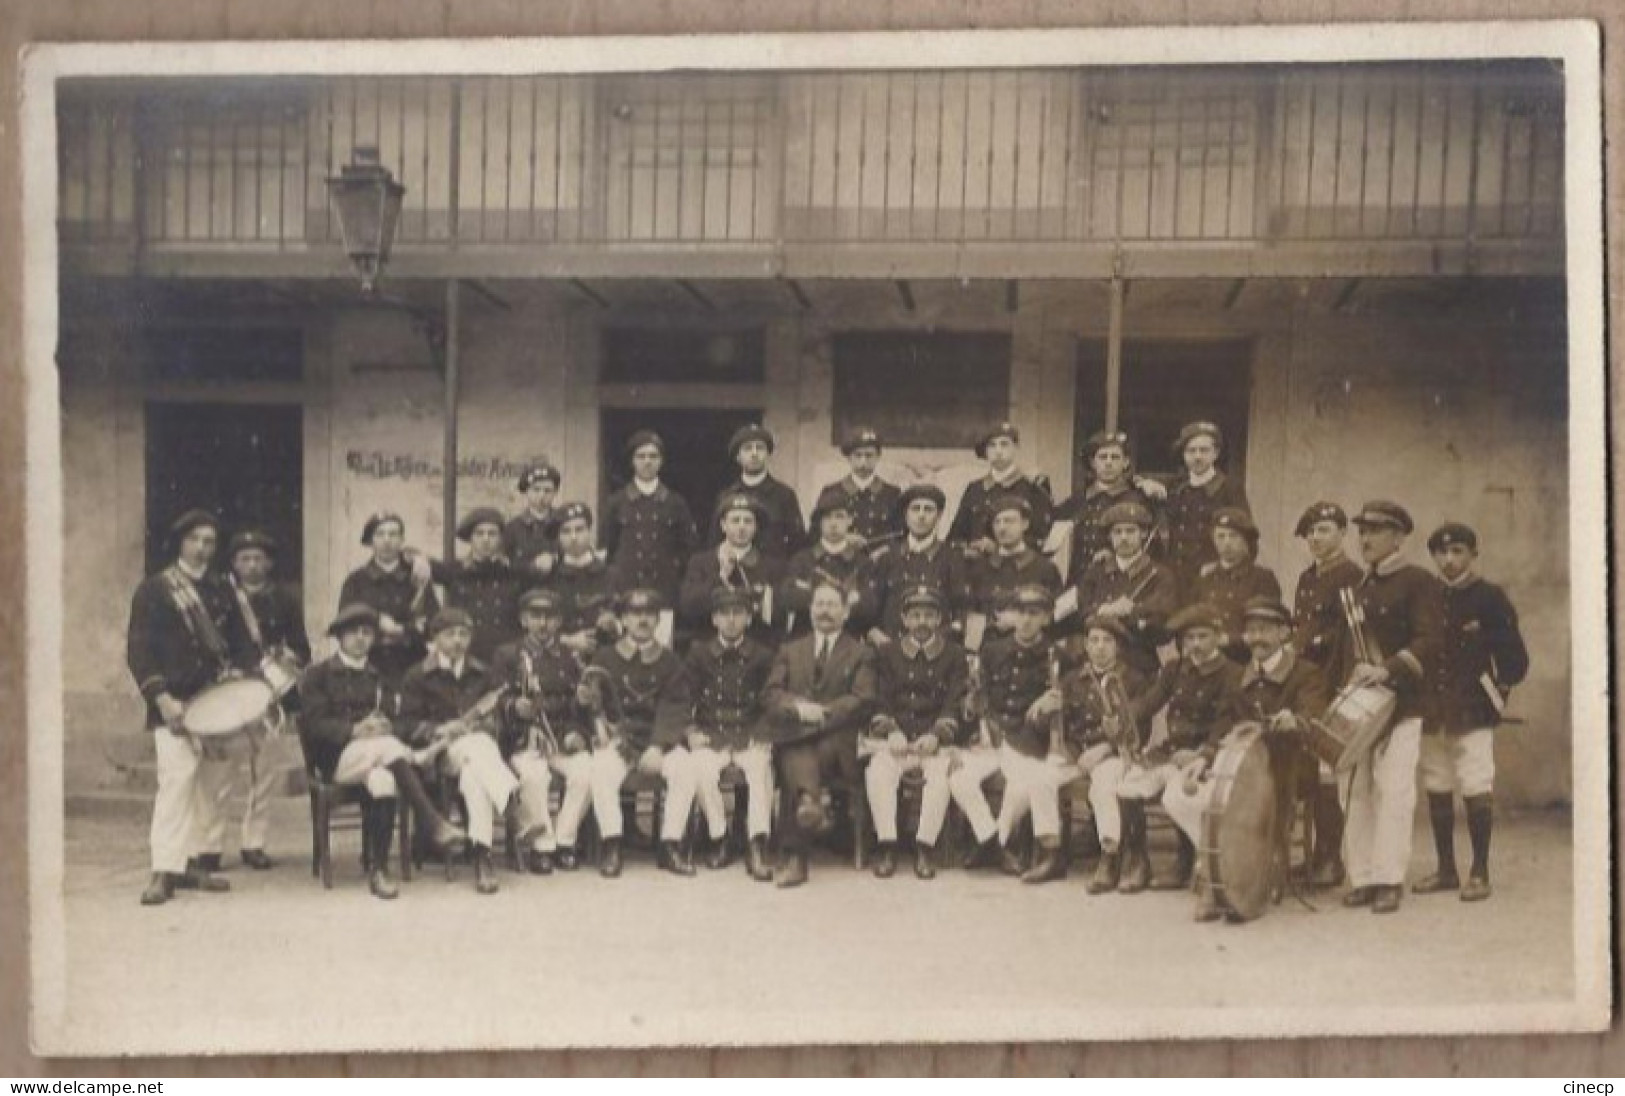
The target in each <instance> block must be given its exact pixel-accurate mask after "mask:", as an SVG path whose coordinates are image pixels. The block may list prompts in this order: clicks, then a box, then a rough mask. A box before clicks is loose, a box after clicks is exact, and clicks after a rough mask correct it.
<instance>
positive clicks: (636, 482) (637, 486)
mask: <svg viewBox="0 0 1625 1096" xmlns="http://www.w3.org/2000/svg"><path fill="white" fill-rule="evenodd" d="M632 487H633V489H634V490H636V491H637V493H638V494H640V495H642V496H643V497H644V498H651V497H653V495H654V493H655V492H656V491H658V490H660V477H659V476H656V477H655V478H654V479H653V480H651V481H650V482H649V484H648V486H644V483H643V481H642V480H640V479H638V477H636V476H633V477H632Z"/></svg>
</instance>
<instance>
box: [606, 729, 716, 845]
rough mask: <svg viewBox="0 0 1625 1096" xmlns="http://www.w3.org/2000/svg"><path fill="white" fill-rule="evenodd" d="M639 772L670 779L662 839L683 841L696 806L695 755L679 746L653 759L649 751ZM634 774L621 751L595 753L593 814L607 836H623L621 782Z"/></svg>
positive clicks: (663, 817) (661, 823) (666, 779)
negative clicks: (689, 816)
mask: <svg viewBox="0 0 1625 1096" xmlns="http://www.w3.org/2000/svg"><path fill="white" fill-rule="evenodd" d="M637 769H638V772H639V773H641V774H643V775H645V776H659V777H661V778H662V779H664V780H665V782H666V809H665V812H664V813H663V814H662V815H661V818H660V839H661V840H662V841H681V840H682V839H683V830H684V829H685V828H686V827H687V825H688V813H689V811H691V810H693V809H694V792H695V786H696V783H697V781H696V780H695V770H694V758H693V756H692V755H691V754H690V753H689V752H688V750H687V749H685V748H683V747H682V746H678V747H676V748H675V749H672V750H669V751H667V752H666V753H665V754H663V755H661V756H660V760H659V761H658V762H654V761H652V759H650V757H649V754H648V753H647V752H645V753H644V754H643V755H642V756H640V757H639V758H638V762H637ZM631 773H632V766H630V765H628V764H627V762H626V758H624V757H622V756H621V751H619V750H615V749H608V750H599V751H597V752H596V753H594V754H593V755H592V813H593V817H594V818H596V819H598V832H599V834H601V835H602V836H603V837H605V838H616V837H620V836H621V832H622V830H623V823H622V820H621V785H622V784H625V783H626V778H627V777H628V776H630V775H631Z"/></svg>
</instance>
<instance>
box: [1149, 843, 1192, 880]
mask: <svg viewBox="0 0 1625 1096" xmlns="http://www.w3.org/2000/svg"><path fill="white" fill-rule="evenodd" d="M1195 867H1196V846H1195V845H1193V844H1191V839H1190V838H1188V837H1186V836H1185V835H1184V833H1181V834H1180V835H1179V851H1178V852H1177V853H1175V854H1174V868H1173V871H1172V872H1170V873H1168V874H1166V875H1165V874H1162V873H1160V872H1159V873H1158V874H1157V875H1155V876H1153V877H1152V879H1151V889H1152V890H1154V891H1178V890H1185V889H1187V888H1188V887H1189V886H1190V885H1191V872H1192V871H1193V870H1194V869H1195Z"/></svg>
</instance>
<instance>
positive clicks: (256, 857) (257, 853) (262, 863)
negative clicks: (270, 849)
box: [238, 849, 276, 871]
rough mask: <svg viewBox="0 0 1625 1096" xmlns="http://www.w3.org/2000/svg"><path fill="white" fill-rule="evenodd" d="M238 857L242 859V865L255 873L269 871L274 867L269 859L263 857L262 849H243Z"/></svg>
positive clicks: (263, 851)
mask: <svg viewBox="0 0 1625 1096" xmlns="http://www.w3.org/2000/svg"><path fill="white" fill-rule="evenodd" d="M238 855H239V856H241V857H242V860H243V863H244V864H246V865H247V866H248V867H250V868H253V869H254V870H255V871H270V870H271V869H272V868H273V867H275V866H276V865H275V863H273V861H272V860H271V858H270V857H269V856H266V855H265V850H264V849H243V850H242V851H241V852H240V853H238Z"/></svg>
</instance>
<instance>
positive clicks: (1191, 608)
mask: <svg viewBox="0 0 1625 1096" xmlns="http://www.w3.org/2000/svg"><path fill="white" fill-rule="evenodd" d="M1191 628H1212V629H1213V630H1214V631H1215V632H1222V631H1224V617H1223V616H1221V615H1220V614H1219V610H1217V609H1215V608H1214V607H1213V606H1211V605H1209V604H1208V603H1207V602H1205V601H1199V602H1197V603H1196V604H1194V605H1187V606H1185V607H1184V608H1183V609H1181V610H1179V612H1177V613H1175V614H1174V615H1173V618H1172V619H1170V620H1169V621H1168V630H1169V631H1170V632H1173V633H1174V634H1175V635H1178V634H1179V633H1181V632H1184V631H1188V630H1189V629H1191Z"/></svg>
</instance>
